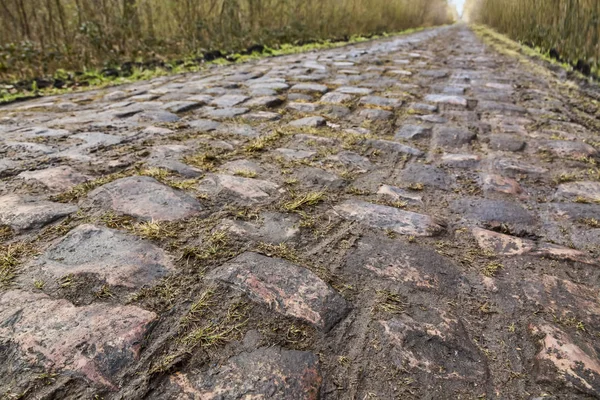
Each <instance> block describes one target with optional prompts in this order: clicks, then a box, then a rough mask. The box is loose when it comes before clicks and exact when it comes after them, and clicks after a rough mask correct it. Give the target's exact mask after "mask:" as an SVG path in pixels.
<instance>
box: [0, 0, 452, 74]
mask: <svg viewBox="0 0 600 400" xmlns="http://www.w3.org/2000/svg"><path fill="white" fill-rule="evenodd" d="M448 19H449V13H448V6H447V0H0V46H1V47H0V79H3V78H4V79H5V80H6V78H7V77H11V78H27V77H32V76H41V75H48V74H53V73H54V72H55V71H57V70H58V69H59V68H62V69H68V70H81V69H83V68H84V67H88V68H89V67H102V66H105V65H111V64H118V63H122V62H123V61H130V60H142V59H144V60H147V59H151V58H154V59H161V58H162V59H172V58H174V57H182V56H192V55H195V54H200V53H202V52H205V51H207V50H209V49H219V50H221V51H225V52H227V51H236V50H239V49H243V48H247V47H249V46H251V45H254V44H262V45H268V46H274V45H277V44H281V43H293V42H297V41H303V42H304V41H311V40H322V39H327V38H344V37H348V36H351V35H365V34H371V33H381V32H393V31H400V30H404V29H407V28H413V27H418V26H424V25H434V24H441V23H446V22H448Z"/></svg>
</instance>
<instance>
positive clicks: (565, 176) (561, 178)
mask: <svg viewBox="0 0 600 400" xmlns="http://www.w3.org/2000/svg"><path fill="white" fill-rule="evenodd" d="M577 179H579V176H578V174H575V173H567V172H563V173H561V174H560V175H557V176H555V177H554V179H553V180H552V181H553V182H554V183H555V184H556V185H559V184H561V183H565V182H573V181H576V180H577Z"/></svg>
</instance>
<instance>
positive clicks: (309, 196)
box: [283, 192, 325, 211]
mask: <svg viewBox="0 0 600 400" xmlns="http://www.w3.org/2000/svg"><path fill="white" fill-rule="evenodd" d="M324 199H325V193H324V192H309V193H304V194H301V193H292V199H291V200H290V201H288V202H286V203H284V205H283V208H284V209H285V210H286V211H296V210H300V209H302V208H304V207H306V206H314V205H317V204H319V203H320V202H322V201H323V200H324Z"/></svg>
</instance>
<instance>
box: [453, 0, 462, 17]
mask: <svg viewBox="0 0 600 400" xmlns="http://www.w3.org/2000/svg"><path fill="white" fill-rule="evenodd" d="M450 2H451V3H453V4H454V5H455V6H456V9H457V10H458V15H462V12H463V7H464V6H465V0H450Z"/></svg>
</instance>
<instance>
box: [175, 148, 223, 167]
mask: <svg viewBox="0 0 600 400" xmlns="http://www.w3.org/2000/svg"><path fill="white" fill-rule="evenodd" d="M184 162H185V163H186V164H189V165H193V166H195V167H198V168H200V169H203V170H205V171H214V170H215V169H216V168H217V164H218V163H219V162H220V157H219V156H218V155H217V154H214V153H211V152H208V153H207V152H204V153H199V154H195V155H192V156H187V157H185V158H184Z"/></svg>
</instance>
